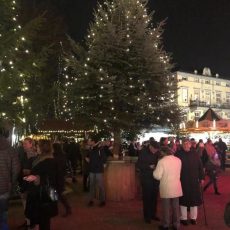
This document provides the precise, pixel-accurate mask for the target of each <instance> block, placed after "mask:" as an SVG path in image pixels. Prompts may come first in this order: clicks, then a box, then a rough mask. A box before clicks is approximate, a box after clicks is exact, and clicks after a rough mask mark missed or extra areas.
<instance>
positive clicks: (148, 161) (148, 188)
mask: <svg viewBox="0 0 230 230" xmlns="http://www.w3.org/2000/svg"><path fill="white" fill-rule="evenodd" d="M159 157H160V151H159V144H158V142H156V141H150V143H149V145H148V146H147V147H144V148H143V149H142V151H141V152H140V154H139V156H138V160H137V164H136V166H137V168H138V169H139V170H140V180H141V186H142V199H143V214H144V220H145V222H146V223H151V220H157V221H159V218H158V217H157V216H156V211H157V198H158V193H159V181H158V180H156V179H154V178H153V170H154V169H155V167H156V165H157V162H158V159H159Z"/></svg>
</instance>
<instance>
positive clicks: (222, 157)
mask: <svg viewBox="0 0 230 230" xmlns="http://www.w3.org/2000/svg"><path fill="white" fill-rule="evenodd" d="M216 145H217V149H218V153H219V155H220V162H221V166H220V167H221V169H222V170H223V171H225V163H226V150H227V149H228V147H227V145H226V143H225V142H224V141H222V139H221V138H219V141H218V142H217V143H216Z"/></svg>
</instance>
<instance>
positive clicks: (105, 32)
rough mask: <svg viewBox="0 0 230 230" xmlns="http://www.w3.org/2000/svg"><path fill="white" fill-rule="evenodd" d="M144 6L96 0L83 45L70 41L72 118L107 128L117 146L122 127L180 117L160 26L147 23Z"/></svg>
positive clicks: (170, 121)
mask: <svg viewBox="0 0 230 230" xmlns="http://www.w3.org/2000/svg"><path fill="white" fill-rule="evenodd" d="M146 4H147V2H144V3H143V2H141V1H138V0H113V1H105V2H104V3H103V4H99V5H98V9H97V11H96V12H95V21H94V22H93V23H92V24H91V26H90V29H89V32H88V36H87V38H86V42H85V45H84V48H83V47H80V46H79V45H77V44H75V45H74V46H73V53H72V54H71V56H69V58H68V59H67V61H68V63H69V65H70V66H71V68H72V70H73V76H74V81H73V82H70V84H69V85H71V87H70V88H69V105H70V106H71V105H72V107H71V110H72V114H74V116H73V119H75V120H76V122H78V120H79V119H82V118H84V120H85V122H86V123H88V124H95V125H97V126H98V128H99V129H105V130H108V131H110V132H112V133H113V135H114V141H115V144H118V145H119V143H120V136H121V133H122V132H123V131H140V130H142V129H143V128H151V127H154V126H155V125H160V126H167V127H175V126H176V125H177V124H178V123H179V120H180V110H179V108H178V107H177V104H176V100H175V99H176V79H174V78H173V76H172V75H171V74H170V71H171V68H172V65H171V63H170V61H171V60H170V57H169V55H167V53H166V52H165V51H164V49H163V47H162V43H161V35H162V32H163V31H162V25H161V24H158V25H154V24H153V20H152V13H150V14H148V13H147V9H146ZM118 145H117V146H118Z"/></svg>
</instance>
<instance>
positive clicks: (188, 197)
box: [176, 149, 204, 207]
mask: <svg viewBox="0 0 230 230" xmlns="http://www.w3.org/2000/svg"><path fill="white" fill-rule="evenodd" d="M176 156H177V157H179V159H180V160H181V162H182V168H181V185H182V190H183V196H182V197H180V205H182V206H187V207H194V206H199V205H201V204H202V198H201V187H200V181H201V180H203V179H204V171H203V166H202V162H201V160H200V156H199V154H198V153H197V152H196V151H194V150H190V151H189V152H185V151H184V150H183V149H182V150H181V151H179V152H178V153H177V154H176Z"/></svg>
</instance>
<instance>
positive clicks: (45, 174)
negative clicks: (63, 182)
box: [25, 157, 58, 224]
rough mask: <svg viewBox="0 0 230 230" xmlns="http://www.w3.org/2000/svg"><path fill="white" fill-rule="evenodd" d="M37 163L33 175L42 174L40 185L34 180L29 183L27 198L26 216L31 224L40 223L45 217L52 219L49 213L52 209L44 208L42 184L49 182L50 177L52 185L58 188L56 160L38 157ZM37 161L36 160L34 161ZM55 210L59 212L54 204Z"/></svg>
mask: <svg viewBox="0 0 230 230" xmlns="http://www.w3.org/2000/svg"><path fill="white" fill-rule="evenodd" d="M37 160H38V161H37V162H38V163H37V164H36V165H34V166H33V168H32V175H39V176H40V185H35V184H34V183H33V182H31V183H30V185H29V190H28V195H27V200H26V209H25V216H26V217H27V218H28V219H30V222H31V224H39V223H40V222H41V220H42V219H43V220H44V219H45V218H46V219H50V216H48V213H49V212H50V210H48V209H47V210H44V209H43V207H42V206H41V205H42V203H41V200H40V198H41V197H40V195H41V193H40V192H41V190H40V188H41V186H44V185H45V184H46V182H47V178H48V179H49V183H50V185H51V186H52V187H53V188H55V189H57V186H58V184H57V165H56V162H55V160H54V159H53V158H52V157H47V158H44V159H41V161H39V159H38V158H37ZM34 162H36V160H35V161H34ZM54 205H55V206H54V209H56V210H55V212H57V206H56V204H54Z"/></svg>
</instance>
